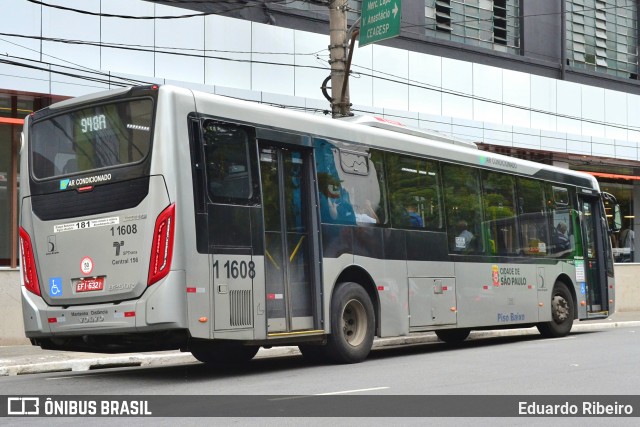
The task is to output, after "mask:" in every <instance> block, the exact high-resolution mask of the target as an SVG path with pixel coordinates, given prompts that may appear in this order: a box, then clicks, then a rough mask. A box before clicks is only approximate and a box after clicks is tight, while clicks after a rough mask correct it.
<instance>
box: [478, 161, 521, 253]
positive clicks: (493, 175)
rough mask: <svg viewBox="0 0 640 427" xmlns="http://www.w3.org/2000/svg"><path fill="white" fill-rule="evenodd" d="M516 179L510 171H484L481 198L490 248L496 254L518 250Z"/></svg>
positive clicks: (489, 250)
mask: <svg viewBox="0 0 640 427" xmlns="http://www.w3.org/2000/svg"><path fill="white" fill-rule="evenodd" d="M514 187H515V179H514V177H513V176H511V175H507V174H503V173H498V172H489V171H482V190H483V194H482V202H483V213H484V220H485V222H484V227H483V228H484V230H483V231H484V232H485V233H486V234H487V238H488V245H487V250H488V252H489V253H490V254H494V255H512V254H515V253H517V252H518V249H519V245H518V233H517V232H516V221H515V214H516V210H515V199H514Z"/></svg>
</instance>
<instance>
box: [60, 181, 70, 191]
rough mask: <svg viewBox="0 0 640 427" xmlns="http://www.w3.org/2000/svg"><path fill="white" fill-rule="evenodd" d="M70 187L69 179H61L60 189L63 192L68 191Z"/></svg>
mask: <svg viewBox="0 0 640 427" xmlns="http://www.w3.org/2000/svg"><path fill="white" fill-rule="evenodd" d="M68 185H69V180H68V179H61V180H60V189H61V190H66V189H67V186H68Z"/></svg>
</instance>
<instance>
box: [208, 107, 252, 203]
mask: <svg viewBox="0 0 640 427" xmlns="http://www.w3.org/2000/svg"><path fill="white" fill-rule="evenodd" d="M203 132H204V146H205V162H206V172H207V183H208V189H209V194H210V196H211V197H212V198H213V199H243V200H247V199H250V198H252V196H253V192H252V180H251V173H250V170H251V168H250V164H251V162H250V157H249V141H251V140H253V138H250V137H249V130H248V129H247V128H244V127H241V126H236V125H233V124H229V123H222V122H218V121H214V120H209V121H206V122H205V123H204V126H203Z"/></svg>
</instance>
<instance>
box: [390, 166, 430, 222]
mask: <svg viewBox="0 0 640 427" xmlns="http://www.w3.org/2000/svg"><path fill="white" fill-rule="evenodd" d="M386 160H387V183H388V186H389V194H391V195H392V196H391V200H390V202H391V223H392V225H393V227H398V228H417V229H431V230H439V229H442V214H441V202H440V200H441V196H440V182H439V178H440V175H439V171H438V164H437V163H436V162H432V161H428V160H425V159H420V158H418V157H409V156H402V155H399V154H391V153H389V154H387V156H386Z"/></svg>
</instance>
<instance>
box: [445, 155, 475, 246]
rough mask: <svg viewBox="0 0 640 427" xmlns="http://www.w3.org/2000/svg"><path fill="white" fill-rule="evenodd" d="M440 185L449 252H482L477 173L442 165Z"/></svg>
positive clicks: (461, 167) (458, 167)
mask: <svg viewBox="0 0 640 427" xmlns="http://www.w3.org/2000/svg"><path fill="white" fill-rule="evenodd" d="M442 182H443V188H444V200H445V206H446V209H447V234H448V235H449V249H450V251H451V252H453V253H462V252H464V253H483V252H484V243H483V233H482V228H481V224H482V209H481V204H480V196H481V193H480V182H479V179H478V171H477V170H476V169H473V168H469V167H465V166H457V165H451V164H443V165H442Z"/></svg>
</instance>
